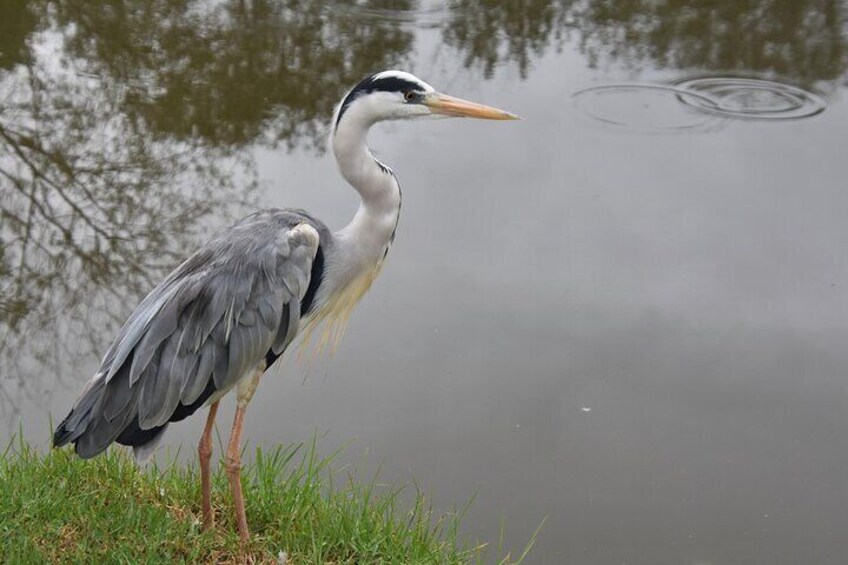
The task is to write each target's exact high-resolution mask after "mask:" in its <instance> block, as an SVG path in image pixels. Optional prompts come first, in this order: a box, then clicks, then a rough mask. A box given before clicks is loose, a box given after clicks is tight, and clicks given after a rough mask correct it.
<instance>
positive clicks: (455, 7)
mask: <svg viewBox="0 0 848 565" xmlns="http://www.w3.org/2000/svg"><path fill="white" fill-rule="evenodd" d="M451 12H452V18H451V20H450V22H449V23H448V24H447V25H446V26H445V28H444V29H443V38H444V40H445V42H446V43H447V44H448V45H451V46H453V47H455V48H456V49H457V50H458V51H459V52H460V54H461V56H462V57H463V58H464V62H465V65H466V66H467V67H478V68H479V69H480V70H481V71H482V72H483V74H484V75H485V76H490V75H491V74H492V73H493V71H494V69H495V68H496V67H497V66H498V65H502V64H514V65H516V66H517V67H518V70H519V71H520V74H521V76H522V78H524V77H526V76H527V73H528V72H529V70H530V68H531V66H532V62H533V60H534V59H535V58H538V57H540V56H541V55H542V54H543V53H544V52H545V51H546V50H548V49H550V48H552V47H558V46H561V45H562V40H563V39H564V38H566V37H568V35H567V34H573V36H574V37H575V38H576V40H577V41H578V42H579V45H580V50H581V51H582V53H583V54H584V55H585V56H586V57H587V58H588V61H589V64H590V65H592V66H595V65H598V64H601V63H602V62H605V61H608V62H618V63H623V64H624V65H625V66H627V67H630V68H638V67H639V66H640V65H643V64H650V65H652V66H656V67H660V68H670V69H683V70H701V71H717V72H718V71H722V72H728V71H737V72H746V73H750V72H757V73H771V74H776V75H781V76H784V77H787V78H792V79H795V80H800V81H805V82H809V81H817V80H835V79H838V78H839V77H840V76H841V75H842V74H843V73H845V70H846V67H848V54H847V53H846V45H848V25H847V24H846V22H848V18H847V17H846V16H847V14H846V12H848V6H846V2H844V0H741V1H740V0H525V1H523V2H498V1H497V0H453V1H452V2H451Z"/></svg>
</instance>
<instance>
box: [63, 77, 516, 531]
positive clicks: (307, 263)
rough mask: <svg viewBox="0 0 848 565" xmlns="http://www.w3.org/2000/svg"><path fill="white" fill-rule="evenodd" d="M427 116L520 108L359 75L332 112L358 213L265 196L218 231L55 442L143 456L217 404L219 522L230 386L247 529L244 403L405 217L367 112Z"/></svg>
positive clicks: (504, 116) (116, 355) (205, 439)
mask: <svg viewBox="0 0 848 565" xmlns="http://www.w3.org/2000/svg"><path fill="white" fill-rule="evenodd" d="M430 117H469V118H480V119H489V120H513V119H518V117H517V116H516V115H514V114H512V113H509V112H506V111H504V110H499V109H497V108H493V107H490V106H484V105H482V104H477V103H474V102H469V101H466V100H462V99H459V98H454V97H452V96H448V95H446V94H443V93H440V92H437V91H436V90H435V89H434V88H433V87H432V86H430V85H429V84H427V83H426V82H424V81H423V80H421V79H419V78H418V77H416V76H414V75H412V74H410V73H408V72H404V71H399V70H386V71H381V72H377V73H373V74H370V75H368V76H366V77H365V78H363V79H362V80H361V81H360V82H359V83H358V84H356V85H355V86H354V87H353V88H352V89H350V90H349V91H348V92H347V93H346V94H345V95H344V97H343V98H342V100H341V102H340V103H339V104H338V105H337V106H336V109H335V112H334V115H333V118H332V122H331V125H330V130H331V131H330V143H331V146H332V150H333V153H334V156H335V159H336V163H337V166H338V169H339V172H340V173H341V176H342V177H343V178H344V179H345V180H346V181H347V183H348V184H349V185H350V186H351V187H352V188H353V189H354V190H356V192H357V193H358V194H359V197H360V202H359V206H358V209H357V210H356V213H355V214H354V216H353V219H352V220H351V221H350V223H349V224H348V225H347V226H345V227H344V228H342V229H341V230H339V231H335V232H332V231H331V230H330V229H329V228H328V227H327V226H326V225H325V224H324V223H323V222H321V221H320V220H319V219H317V218H316V217H315V216H313V215H312V214H310V213H309V212H307V211H305V210H301V209H295V208H285V209H268V210H260V211H257V212H254V213H252V214H250V215H248V216H246V217H244V218H242V219H241V220H239V221H237V222H235V223H234V224H233V225H231V226H229V227H228V228H225V229H223V230H222V231H220V232H219V233H217V234H216V235H214V236H213V237H212V238H211V239H210V240H209V241H208V242H206V243H205V244H204V245H202V246H201V247H200V248H199V249H198V250H197V251H196V252H194V253H193V254H192V255H190V256H189V257H188V258H187V259H186V260H185V261H184V262H183V263H181V264H180V265H179V266H177V267H176V268H175V269H174V270H173V271H172V272H171V273H170V274H169V275H168V276H167V277H166V278H165V279H164V280H162V281H161V282H160V283H159V284H158V285H157V286H156V287H155V288H154V289H153V290H152V291H151V292H150V294H148V295H147V296H146V297H145V298H144V299H143V300H142V301H141V303H140V304H139V305H138V307H137V308H136V309H135V311H133V313H132V314H131V315H130V316H129V318H128V319H127V321H126V322H125V323H124V325H123V326H122V327H121V329H120V330H119V331H118V333H117V336H116V337H115V339H114V341H113V342H112V344H111V345H110V347H109V348H108V350H107V351H106V354H105V355H104V357H103V359H102V361H101V364H100V367H99V369H98V370H97V372H96V373H95V374H94V376H93V377H92V378H91V380H89V381H88V383H87V384H86V385H85V387H84V388H83V390H82V393H81V394H80V396H79V397H78V399H77V400H76V401H75V402H74V404H73V406H72V408H71V410H70V412H69V413H68V415H67V417H66V418H65V419H64V420H63V421H62V422H61V423H60V424H59V425H58V426H57V428H56V430H55V432H54V435H53V445H54V447H57V448H58V447H61V446H64V445H67V444H71V443H72V444H73V445H74V450H75V452H76V454H77V455H79V456H80V457H82V458H84V459H88V458H91V457H94V456H96V455H98V454H99V453H102V452H103V451H105V450H106V449H107V447H108V446H109V445H111V444H112V443H115V442H117V443H118V444H122V445H126V446H131V447H132V449H133V453H134V456H135V458H136V459H137V460H138V461H144V460H145V459H147V458H149V457H150V456H151V454H152V453H153V451H154V449H155V448H156V446H157V444H158V443H159V442H160V440H161V439H162V436H163V434H164V433H165V430H166V429H167V428H168V425H169V424H170V423H172V422H178V421H181V420H183V419H185V418H187V417H188V416H190V415H192V414H194V413H195V412H197V411H198V410H199V409H201V408H203V407H205V406H208V407H209V411H208V413H207V416H206V425H205V426H204V429H203V432H202V435H201V438H200V442H199V444H198V457H199V460H200V482H201V510H202V514H203V526H204V528H210V527H213V526H214V514H213V510H212V499H211V483H210V480H211V478H210V477H211V475H210V460H211V456H212V442H211V434H212V429H213V425H214V422H215V416H216V414H217V411H218V404H219V402H220V401H221V399H222V397H223V396H224V395H226V394H227V393H229V392H231V391H234V392H235V394H236V411H235V416H234V419H233V423H232V430H231V433H230V439H229V442H228V444H227V449H226V453H225V456H224V467H225V470H226V474H227V478H228V481H229V484H230V489H231V491H232V495H233V505H234V507H235V508H234V510H235V518H236V524H237V527H238V534H239V537H240V538H241V540H243V541H247V540H248V539H249V536H250V532H249V529H248V524H247V518H246V515H245V505H244V496H243V493H242V489H241V479H240V473H241V447H240V446H241V433H242V424H243V421H244V417H245V412H246V409H247V406H248V404H249V403H250V400H251V398H252V397H253V395H254V392H255V391H256V388H257V386H258V384H259V381H260V378H261V377H262V375H263V374H264V373H265V372H266V371H267V370H268V368H269V367H271V365H273V364H274V363H275V362H276V361H277V359H279V358H280V357H281V356H282V355H283V353H284V352H285V351H286V350H287V349H288V348H289V346H290V345H291V343H292V342H293V340H294V339H295V338H296V337H297V336H298V335H299V334H307V333H311V331H312V329H313V328H315V327H316V326H318V325H319V324H323V327H324V336H325V337H324V338H322V339H324V340H326V339H331V340H332V339H339V338H340V336H341V334H342V333H343V331H344V328H345V325H346V322H347V319H348V317H349V316H350V314H351V311H352V310H353V308H354V306H356V304H357V303H358V302H359V300H360V299H361V298H362V296H363V295H364V294H365V293H366V292H367V291H368V290H369V288H370V287H371V284H372V283H373V282H374V280H375V278H376V277H377V276H378V275H379V273H380V271H381V269H382V267H383V263H384V260H385V258H386V255H387V253H388V251H389V248H390V247H391V245H392V243H393V241H394V238H395V233H396V231H397V226H398V220H399V217H400V209H401V188H400V184H399V183H398V180H397V177H396V176H395V174H394V172H393V171H392V169H390V168H389V167H388V166H387V165H385V164H383V163H381V162H380V161H379V160H377V158H376V157H375V156H374V154H373V153H372V152H371V150H370V149H369V146H368V144H367V135H368V132H369V130H370V128H371V126H373V125H374V124H376V123H378V122H381V121H385V120H406V119H425V118H430ZM327 336H329V337H327Z"/></svg>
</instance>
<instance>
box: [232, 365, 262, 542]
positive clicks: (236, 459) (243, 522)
mask: <svg viewBox="0 0 848 565" xmlns="http://www.w3.org/2000/svg"><path fill="white" fill-rule="evenodd" d="M261 376H262V372H261V371H257V372H256V373H254V374H253V376H251V377H250V378H247V379H244V380H243V381H241V382H240V383H239V384H238V404H237V405H236V415H235V418H233V431H232V432H231V433H230V443H229V445H228V446H227V455H226V458H225V462H224V465H225V466H226V468H227V477H228V478H229V479H230V489H231V490H232V492H233V504H234V505H235V507H236V522H237V523H238V531H239V537H240V538H241V540H242V541H247V540H248V538H249V537H250V533H249V532H248V529H247V516H246V515H245V512H244V496H243V495H242V492H241V424H242V422H243V421H244V412H245V410H246V408H247V404H248V402H250V399H251V398H252V397H253V393H254V391H256V385H257V384H259V377H261Z"/></svg>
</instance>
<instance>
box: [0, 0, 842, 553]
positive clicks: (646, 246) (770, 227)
mask: <svg viewBox="0 0 848 565" xmlns="http://www.w3.org/2000/svg"><path fill="white" fill-rule="evenodd" d="M0 21H2V22H3V23H2V24H0V28H2V33H0V222H2V224H0V290H2V294H0V426H2V427H0V439H3V440H4V441H5V440H7V439H8V438H9V437H11V436H12V435H13V434H15V433H17V432H18V430H19V429H22V430H23V432H24V434H25V436H27V437H28V438H29V439H31V440H32V441H34V442H37V443H38V444H39V445H42V446H43V447H44V448H45V449H46V447H47V445H48V441H47V436H48V429H49V423H50V418H51V417H52V418H53V420H56V419H58V418H61V417H62V416H64V414H65V413H66V411H67V410H68V408H69V407H70V405H71V403H72V402H73V399H74V398H75V396H76V394H77V393H78V392H79V390H80V388H81V386H82V385H83V383H84V382H85V381H86V380H88V378H89V377H90V376H91V375H92V374H93V373H94V371H95V370H96V368H97V366H98V361H99V358H100V356H102V354H103V352H104V350H105V348H106V347H107V346H108V343H109V340H110V338H111V337H112V336H113V335H114V333H115V331H116V329H117V327H119V326H120V324H121V323H122V322H123V320H124V319H125V317H126V316H127V315H128V314H129V312H131V311H132V309H133V308H134V307H135V305H136V304H137V303H138V301H139V300H140V298H141V297H143V296H144V294H146V292H148V291H149V290H150V289H151V288H152V287H153V286H154V285H155V284H156V282H157V281H158V280H160V279H161V277H163V276H164V275H165V274H166V273H167V272H168V270H169V269H170V268H172V267H173V266H174V265H176V264H177V263H178V262H179V261H180V259H181V258H182V257H185V256H186V255H187V254H189V253H190V252H191V251H192V250H193V249H194V248H195V247H196V246H197V245H198V244H199V243H200V242H201V241H203V240H204V239H205V238H206V237H208V236H209V234H210V233H212V231H213V230H214V229H215V228H217V227H220V226H222V225H225V224H226V223H228V222H230V221H233V220H234V219H235V218H237V217H239V216H241V215H243V214H246V213H247V212H249V211H250V210H253V209H256V208H262V207H277V206H293V207H302V208H306V209H309V210H310V211H312V212H313V213H315V214H316V215H318V216H319V217H321V218H322V219H323V220H324V221H326V222H327V223H328V225H330V227H331V228H339V227H342V226H343V225H345V224H346V223H347V221H349V219H350V217H351V216H352V214H353V213H354V211H355V209H356V205H357V197H356V194H355V192H354V191H352V190H350V189H349V188H347V187H346V185H345V184H344V182H343V180H342V179H341V178H340V176H339V175H338V172H337V170H336V168H335V164H334V162H333V159H332V155H331V153H330V152H328V151H326V139H327V132H328V127H329V121H330V118H331V115H332V112H333V107H334V105H335V104H336V103H337V102H338V101H339V99H340V98H341V96H342V95H343V94H344V92H345V91H346V89H348V88H350V87H351V86H352V85H353V84H355V83H356V82H357V81H358V80H359V79H360V78H361V77H362V76H363V75H365V74H366V73H368V72H372V71H377V70H382V69H389V68H401V69H405V70H409V71H411V72H413V73H415V74H416V75H417V76H419V77H421V78H422V79H424V80H426V81H427V82H429V83H430V84H432V85H434V86H435V87H436V88H437V89H439V90H442V91H444V92H447V93H450V94H453V95H455V96H459V97H462V98H467V99H471V100H475V101H479V102H482V103H485V104H491V105H494V106H497V107H500V108H504V109H507V110H510V111H513V112H516V113H517V114H519V115H521V117H522V118H523V119H522V121H519V122H509V123H494V122H482V121H481V122H477V121H470V120H445V121H434V122H427V123H392V124H386V125H381V126H379V127H378V128H376V130H375V131H374V132H373V133H372V135H371V138H370V142H371V145H372V147H373V148H374V152H375V154H377V155H378V156H379V157H380V159H381V160H382V161H384V162H386V163H387V164H389V165H390V166H391V167H392V168H393V169H394V171H395V172H396V174H397V176H398V178H399V180H400V183H401V185H402V187H403V189H404V204H403V211H402V214H401V220H400V226H399V229H398V233H397V237H396V240H395V244H394V245H393V247H392V249H391V252H390V253H389V257H388V260H387V264H386V268H385V269H384V270H383V273H382V275H381V277H380V279H379V280H378V281H377V282H376V284H375V285H374V287H373V288H372V290H371V292H370V293H369V294H368V295H367V296H366V298H365V299H364V300H363V301H362V303H361V304H360V305H359V307H358V309H357V311H356V312H355V313H354V315H353V317H352V319H351V322H350V325H349V329H348V332H347V334H346V336H345V338H344V340H343V341H342V342H341V344H340V346H339V347H338V349H337V350H336V351H335V353H334V354H333V355H332V356H322V357H318V358H314V359H312V358H309V356H308V355H307V356H302V357H300V358H298V356H297V355H289V357H288V358H287V359H285V360H284V361H283V362H281V363H279V364H278V365H280V366H279V367H276V368H275V369H273V370H272V371H271V372H270V373H269V374H268V375H266V376H265V378H264V379H263V382H262V383H261V385H260V389H259V390H260V393H259V394H258V395H257V396H256V398H255V399H254V401H253V402H252V403H251V406H250V409H249V411H248V415H247V420H246V426H245V435H246V436H247V438H248V440H249V444H262V445H277V444H280V443H290V442H299V441H308V440H310V438H312V437H313V436H314V435H315V434H318V435H319V436H320V438H321V439H320V440H319V444H320V445H321V447H322V449H324V450H327V451H331V450H333V449H335V447H336V446H339V445H346V446H347V447H346V449H345V451H344V454H343V455H342V459H343V461H344V462H348V461H350V462H354V463H356V464H357V467H358V468H359V469H360V472H361V473H362V475H363V476H366V477H367V476H368V473H369V472H370V471H371V470H372V469H374V468H376V467H377V466H380V467H381V477H382V478H383V479H384V480H386V481H390V482H396V483H405V482H410V481H415V483H416V484H417V486H418V487H419V488H421V489H422V490H423V491H425V492H429V493H432V495H433V497H434V500H433V502H434V506H435V507H436V508H437V509H442V510H448V509H450V508H453V507H454V506H460V507H461V506H462V505H463V504H464V503H465V502H466V501H468V500H469V499H470V498H472V497H474V501H473V504H472V505H471V509H470V510H469V513H468V516H467V519H466V520H465V522H464V532H463V534H464V535H465V536H466V537H467V539H469V540H476V539H480V540H497V539H498V538H499V536H500V530H501V526H502V525H504V527H505V533H504V538H503V541H504V544H505V546H506V547H507V548H509V549H512V550H513V551H514V552H520V549H521V548H522V547H523V545H524V543H526V541H527V540H528V539H529V538H530V537H531V535H532V533H533V532H534V531H535V530H536V528H537V527H538V526H539V524H540V523H541V522H542V521H543V519H544V520H545V524H544V527H543V529H542V532H541V534H540V536H539V539H538V543H537V545H536V547H535V548H534V550H533V552H532V553H531V555H530V557H529V558H528V562H530V563H587V564H619V563H627V564H630V565H633V564H644V565H661V564H681V563H687V564H716V565H717V564H734V563H746V564H749V563H764V564H765V563H768V564H779V563H822V564H825V563H827V564H831V563H833V564H836V563H845V562H846V560H848V548H847V547H846V544H845V539H848V449H846V442H845V435H846V431H848V382H846V378H845V367H846V366H848V348H846V347H845V343H848V245H846V242H848V222H846V220H845V218H846V216H848V190H846V184H845V182H846V181H845V179H846V178H848V159H846V156H845V152H846V147H848V102H846V92H848V90H846V86H848V3H846V2H843V1H839V0H769V1H766V0H751V1H749V2H738V1H736V0H712V1H710V2H703V1H699V0H634V1H632V2H620V3H616V2H608V1H604V0H526V1H523V2H497V1H495V0H454V1H451V2H448V3H445V4H443V3H439V2H430V1H426V0H421V1H416V0H360V1H358V2H351V3H327V2H318V1H313V0H301V1H298V2H295V1H292V0H284V1H280V2H271V1H267V0H254V1H245V2H236V1H232V2H228V1H223V0H222V1H218V2H209V1H202V0H162V1H160V2H154V3H150V2H141V1H136V0H126V1H124V2H121V3H113V2H103V1H97V0H95V1H90V2H68V1H65V0H58V1H49V0H35V1H24V0H13V1H11V2H6V3H4V4H3V6H2V7H0ZM225 404H226V403H225ZM229 404H232V403H229ZM226 408H227V409H226V410H224V411H223V414H222V417H221V418H219V420H218V421H219V426H220V431H221V433H222V434H225V433H226V428H227V427H228V425H227V423H228V422H229V419H230V418H231V414H232V406H230V405H228V406H226ZM202 420H203V418H202V417H200V418H197V417H196V418H193V419H190V420H188V421H186V422H184V423H181V424H179V425H175V426H172V427H171V428H170V430H169V433H168V435H167V436H166V440H165V442H164V443H165V449H164V450H163V451H166V452H167V451H169V452H170V453H174V452H175V451H176V449H177V448H178V447H179V446H182V449H183V455H182V457H186V458H189V457H190V456H191V455H192V454H193V453H194V445H195V443H196V441H197V438H198V437H199V432H200V429H201V426H202V423H203V422H202ZM247 453H250V448H249V447H248V449H247Z"/></svg>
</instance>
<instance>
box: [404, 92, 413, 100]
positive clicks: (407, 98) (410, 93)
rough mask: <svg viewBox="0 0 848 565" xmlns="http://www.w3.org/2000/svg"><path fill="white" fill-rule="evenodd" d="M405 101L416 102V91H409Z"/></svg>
mask: <svg viewBox="0 0 848 565" xmlns="http://www.w3.org/2000/svg"><path fill="white" fill-rule="evenodd" d="M403 99H404V100H406V101H407V102H412V101H413V100H415V91H413V90H407V91H406V93H405V94H404V95H403Z"/></svg>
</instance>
